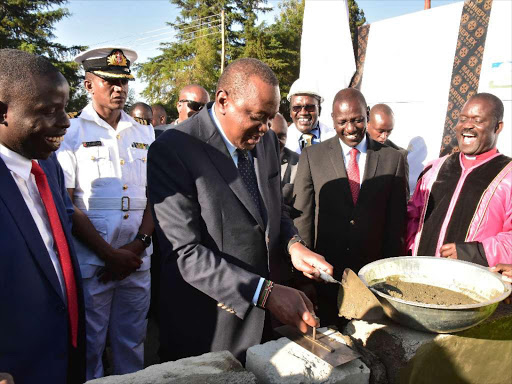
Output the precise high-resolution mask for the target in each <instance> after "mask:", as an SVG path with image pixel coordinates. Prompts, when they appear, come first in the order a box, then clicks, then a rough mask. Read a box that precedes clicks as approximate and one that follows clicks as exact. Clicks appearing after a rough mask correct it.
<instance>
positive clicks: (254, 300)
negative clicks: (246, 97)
mask: <svg viewBox="0 0 512 384" xmlns="http://www.w3.org/2000/svg"><path fill="white" fill-rule="evenodd" d="M208 112H209V113H210V116H211V118H212V119H213V122H214V124H215V126H216V127H217V130H218V131H219V133H220V135H221V137H222V140H223V141H224V144H226V148H227V149H228V152H229V154H230V155H231V158H232V159H233V162H234V163H235V166H236V167H237V168H238V153H237V152H236V147H235V146H234V145H233V143H231V141H229V139H228V137H227V136H226V134H225V133H224V129H222V125H221V124H220V121H219V119H218V118H217V115H215V103H214V104H213V105H212V107H211V108H210V109H209V110H208ZM248 154H249V157H250V159H251V161H252V154H251V152H250V151H249V152H248ZM264 282H265V279H264V278H263V277H260V281H259V282H258V286H257V287H256V291H255V292H254V295H253V297H252V304H253V305H256V304H257V303H258V298H259V297H260V292H261V287H262V286H263V283H264Z"/></svg>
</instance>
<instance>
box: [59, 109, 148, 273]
mask: <svg viewBox="0 0 512 384" xmlns="http://www.w3.org/2000/svg"><path fill="white" fill-rule="evenodd" d="M154 140H155V131H154V130H153V128H152V126H151V125H141V124H139V123H138V122H136V121H135V120H134V119H133V118H132V117H130V116H129V115H128V114H126V113H125V112H124V111H121V118H120V120H119V122H118V124H117V129H114V128H112V127H111V126H110V125H109V124H108V123H107V122H106V121H104V120H103V119H101V117H100V116H99V115H98V113H97V112H96V111H95V110H94V108H93V105H92V103H90V104H89V105H87V106H86V107H85V108H84V109H83V110H82V112H81V114H80V116H78V117H77V118H74V119H71V126H70V127H69V128H68V131H67V133H66V135H65V136H64V141H63V142H62V143H61V145H60V148H59V150H58V151H57V158H58V160H59V162H60V165H61V166H62V170H63V171H64V179H65V183H66V188H74V203H75V205H76V206H77V207H78V208H80V209H81V210H82V212H84V213H85V214H86V215H87V217H88V218H89V220H90V221H91V223H92V224H93V225H94V227H95V228H96V230H97V231H98V233H99V234H100V235H101V236H102V237H103V239H104V240H105V241H106V242H108V243H109V244H110V245H112V247H114V248H119V247H121V246H123V245H125V244H128V243H129V242H131V241H133V239H134V238H135V235H136V234H137V233H138V231H139V227H140V224H141V222H142V217H143V214H144V208H145V207H146V204H147V200H146V184H147V183H146V180H147V175H146V166H147V156H148V155H147V154H148V148H149V146H150V145H151V143H153V141H154ZM126 197H128V198H129V199H130V210H129V211H122V210H121V206H122V204H121V203H122V201H123V198H126ZM101 199H108V200H109V201H112V205H111V206H110V205H108V206H104V207H101V208H100V207H98V206H94V205H91V204H92V202H93V201H98V200H101ZM125 200H126V199H125ZM103 201H107V200H103ZM79 204H80V205H79ZM105 204H109V203H105ZM135 204H137V205H135ZM74 243H75V249H76V253H77V257H78V262H79V263H80V270H81V272H82V277H83V278H89V277H92V276H93V274H94V273H95V271H96V269H97V267H98V266H101V265H104V264H105V263H104V261H103V260H102V259H100V258H99V257H98V256H97V255H96V254H95V253H94V252H93V251H92V250H91V249H89V248H88V247H87V246H86V245H85V244H84V243H82V242H81V241H78V240H77V239H76V238H75V242H74ZM152 252H153V246H152V245H150V246H149V247H147V248H146V249H145V250H144V251H143V252H142V255H141V257H142V262H143V263H142V265H141V267H140V268H139V269H138V271H145V270H147V269H149V268H150V265H151V260H150V255H151V253H152Z"/></svg>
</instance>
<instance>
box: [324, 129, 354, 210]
mask: <svg viewBox="0 0 512 384" xmlns="http://www.w3.org/2000/svg"><path fill="white" fill-rule="evenodd" d="M329 158H330V159H331V163H332V166H333V167H334V170H335V172H336V178H337V179H341V180H342V181H344V182H342V183H341V185H342V187H341V190H340V194H341V195H343V197H344V199H345V200H346V204H352V206H353V205H354V202H353V200H352V192H350V186H349V184H348V176H347V171H346V169H345V161H344V160H343V156H342V149H341V145H340V142H339V139H338V136H335V137H333V138H331V139H329Z"/></svg>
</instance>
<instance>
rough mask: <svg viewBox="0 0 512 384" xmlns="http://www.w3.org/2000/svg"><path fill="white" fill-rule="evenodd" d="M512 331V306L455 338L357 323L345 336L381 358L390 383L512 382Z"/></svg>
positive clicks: (500, 308) (389, 324)
mask: <svg viewBox="0 0 512 384" xmlns="http://www.w3.org/2000/svg"><path fill="white" fill-rule="evenodd" d="M511 329H512V305H506V304H503V303H501V304H500V305H499V306H498V309H497V310H496V312H495V313H494V314H493V315H492V316H491V317H490V318H489V319H487V320H486V321H484V322H482V323H481V324H479V325H477V326H475V327H473V328H470V329H468V330H466V331H462V332H459V333H455V334H439V335H438V334H433V333H424V332H420V331H416V330H413V329H409V328H406V327H404V326H401V325H399V324H397V323H394V322H392V321H391V320H384V321H382V322H381V323H380V324H379V323H367V322H364V321H360V320H354V321H351V322H350V323H349V324H347V326H346V327H345V329H344V330H343V334H345V335H348V336H349V337H350V338H351V339H353V340H354V341H356V342H359V343H360V344H361V345H362V346H363V347H364V348H366V349H368V350H370V351H371V352H372V353H374V354H375V355H376V356H378V358H379V360H380V361H381V362H382V363H383V364H384V366H385V368H386V374H387V379H388V382H389V384H399V383H400V384H409V383H410V384H420V383H436V384H442V383H446V384H453V383H465V384H472V383H474V384H482V383H485V384H491V383H492V384H498V383H500V384H501V383H503V384H505V383H507V384H510V383H512V332H511ZM497 356H499V359H497V358H496V357H497Z"/></svg>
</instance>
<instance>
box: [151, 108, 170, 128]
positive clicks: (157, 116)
mask: <svg viewBox="0 0 512 384" xmlns="http://www.w3.org/2000/svg"><path fill="white" fill-rule="evenodd" d="M151 110H152V111H153V120H151V125H152V126H153V128H154V127H158V126H159V125H164V124H165V123H167V112H166V111H165V108H164V107H163V106H162V105H160V104H153V105H152V106H151Z"/></svg>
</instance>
